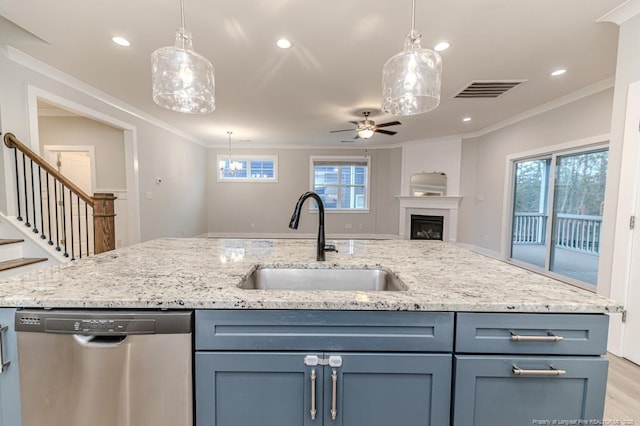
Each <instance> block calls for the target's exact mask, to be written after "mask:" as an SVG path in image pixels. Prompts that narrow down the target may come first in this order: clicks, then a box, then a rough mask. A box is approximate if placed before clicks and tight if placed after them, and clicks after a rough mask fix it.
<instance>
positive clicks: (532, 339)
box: [511, 331, 564, 342]
mask: <svg viewBox="0 0 640 426" xmlns="http://www.w3.org/2000/svg"><path fill="white" fill-rule="evenodd" d="M511 340H512V341H514V342H562V341H563V340H564V337H562V336H556V335H555V334H553V333H552V332H550V331H549V332H548V334H547V335H546V336H521V335H519V334H516V333H515V332H513V331H512V332H511Z"/></svg>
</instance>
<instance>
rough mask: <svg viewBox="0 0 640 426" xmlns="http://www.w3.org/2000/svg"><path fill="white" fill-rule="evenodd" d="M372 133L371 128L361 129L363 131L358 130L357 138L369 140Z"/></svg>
mask: <svg viewBox="0 0 640 426" xmlns="http://www.w3.org/2000/svg"><path fill="white" fill-rule="evenodd" d="M373 132H374V130H373V129H371V128H367V127H365V128H363V129H358V137H359V138H360V139H369V138H371V137H372V136H373Z"/></svg>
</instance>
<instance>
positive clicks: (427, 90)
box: [382, 30, 442, 115]
mask: <svg viewBox="0 0 640 426" xmlns="http://www.w3.org/2000/svg"><path fill="white" fill-rule="evenodd" d="M441 80H442V59H441V58H440V55H439V54H438V53H437V52H434V51H433V50H430V49H424V48H422V46H421V45H420V34H418V33H417V32H415V31H413V30H412V31H411V33H409V35H408V36H407V38H406V40H405V47H404V50H403V51H402V52H400V53H398V54H396V55H394V56H392V57H391V58H390V59H389V60H388V61H387V63H386V64H384V68H383V69H382V110H383V111H384V112H386V113H390V114H394V115H417V114H422V113H425V112H428V111H431V110H433V109H435V108H436V107H437V106H438V105H439V104H440V86H441Z"/></svg>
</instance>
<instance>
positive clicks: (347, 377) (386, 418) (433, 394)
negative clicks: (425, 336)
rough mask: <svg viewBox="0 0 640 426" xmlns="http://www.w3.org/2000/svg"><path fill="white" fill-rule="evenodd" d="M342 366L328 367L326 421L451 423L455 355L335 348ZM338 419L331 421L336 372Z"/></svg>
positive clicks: (348, 424) (402, 425)
mask: <svg viewBox="0 0 640 426" xmlns="http://www.w3.org/2000/svg"><path fill="white" fill-rule="evenodd" d="M326 355H340V356H341V357H342V366H341V367H339V368H332V367H330V366H325V367H324V369H325V372H324V404H325V412H324V419H325V425H336V426H363V425H366V426H390V425H393V426H426V425H431V426H449V406H450V397H451V363H452V360H451V355H449V354H390V353H361V354H354V353H331V354H326ZM334 370H335V372H336V381H337V383H336V409H337V413H336V419H335V422H334V421H331V418H332V416H331V409H332V399H333V380H334V379H333V378H332V375H333V372H334Z"/></svg>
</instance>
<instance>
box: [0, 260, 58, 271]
mask: <svg viewBox="0 0 640 426" xmlns="http://www.w3.org/2000/svg"><path fill="white" fill-rule="evenodd" d="M47 260H48V259H47V258H46V257H22V258H20V259H11V260H6V261H4V262H0V271H6V270H7V269H13V268H19V267H20V266H26V265H31V264H32V263H38V262H46V261H47Z"/></svg>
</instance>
